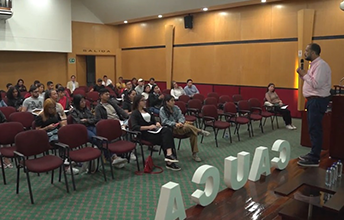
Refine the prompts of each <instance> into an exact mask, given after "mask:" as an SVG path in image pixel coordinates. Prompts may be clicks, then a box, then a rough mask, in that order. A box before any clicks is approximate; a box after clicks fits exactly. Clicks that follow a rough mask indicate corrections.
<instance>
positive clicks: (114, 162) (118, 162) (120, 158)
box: [112, 157, 127, 165]
mask: <svg viewBox="0 0 344 220" xmlns="http://www.w3.org/2000/svg"><path fill="white" fill-rule="evenodd" d="M125 162H127V159H124V158H122V157H116V158H115V159H113V160H112V165H116V164H121V163H125Z"/></svg>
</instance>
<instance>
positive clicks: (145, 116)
mask: <svg viewBox="0 0 344 220" xmlns="http://www.w3.org/2000/svg"><path fill="white" fill-rule="evenodd" d="M146 101H147V100H146V99H145V98H144V97H143V96H142V95H137V96H135V98H134V101H133V112H132V114H131V117H130V120H131V123H130V124H131V127H132V129H133V130H134V131H140V132H141V138H142V139H143V140H146V141H149V142H151V143H152V144H155V145H161V148H162V149H163V150H164V154H165V162H166V168H167V169H170V170H173V171H178V170H180V167H179V166H177V164H176V163H177V162H179V161H178V160H177V158H176V157H175V155H173V149H174V148H175V147H174V139H173V133H172V129H171V128H168V127H161V125H160V123H159V122H156V121H155V118H154V116H153V115H151V114H150V113H149V111H147V109H146Z"/></svg>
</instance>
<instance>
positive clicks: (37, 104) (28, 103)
mask: <svg viewBox="0 0 344 220" xmlns="http://www.w3.org/2000/svg"><path fill="white" fill-rule="evenodd" d="M29 92H30V93H31V96H30V97H29V98H26V99H25V100H24V102H23V107H22V109H21V111H22V112H32V111H33V110H34V109H43V99H42V98H40V97H39V92H38V88H37V87H36V86H31V87H30V91H29Z"/></svg>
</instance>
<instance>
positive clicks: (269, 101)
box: [264, 83, 296, 130]
mask: <svg viewBox="0 0 344 220" xmlns="http://www.w3.org/2000/svg"><path fill="white" fill-rule="evenodd" d="M265 100H266V103H265V104H264V105H268V106H269V105H271V107H273V111H275V112H278V113H280V114H281V115H282V116H283V120H284V122H285V125H286V128H287V129H290V130H294V129H296V127H295V126H294V125H293V124H292V122H291V115H290V111H289V110H288V109H287V108H285V109H282V108H281V106H283V105H284V104H283V102H282V100H281V99H280V98H279V97H278V95H277V93H276V92H275V84H273V83H269V85H268V88H267V92H266V93H265Z"/></svg>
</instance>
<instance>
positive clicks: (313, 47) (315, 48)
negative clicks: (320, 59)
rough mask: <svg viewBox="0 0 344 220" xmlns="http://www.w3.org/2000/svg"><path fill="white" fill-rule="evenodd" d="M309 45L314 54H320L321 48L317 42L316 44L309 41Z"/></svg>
mask: <svg viewBox="0 0 344 220" xmlns="http://www.w3.org/2000/svg"><path fill="white" fill-rule="evenodd" d="M309 47H310V49H311V50H312V51H314V53H315V54H316V55H318V56H319V55H320V53H321V48H320V46H319V44H316V43H311V44H309Z"/></svg>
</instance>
